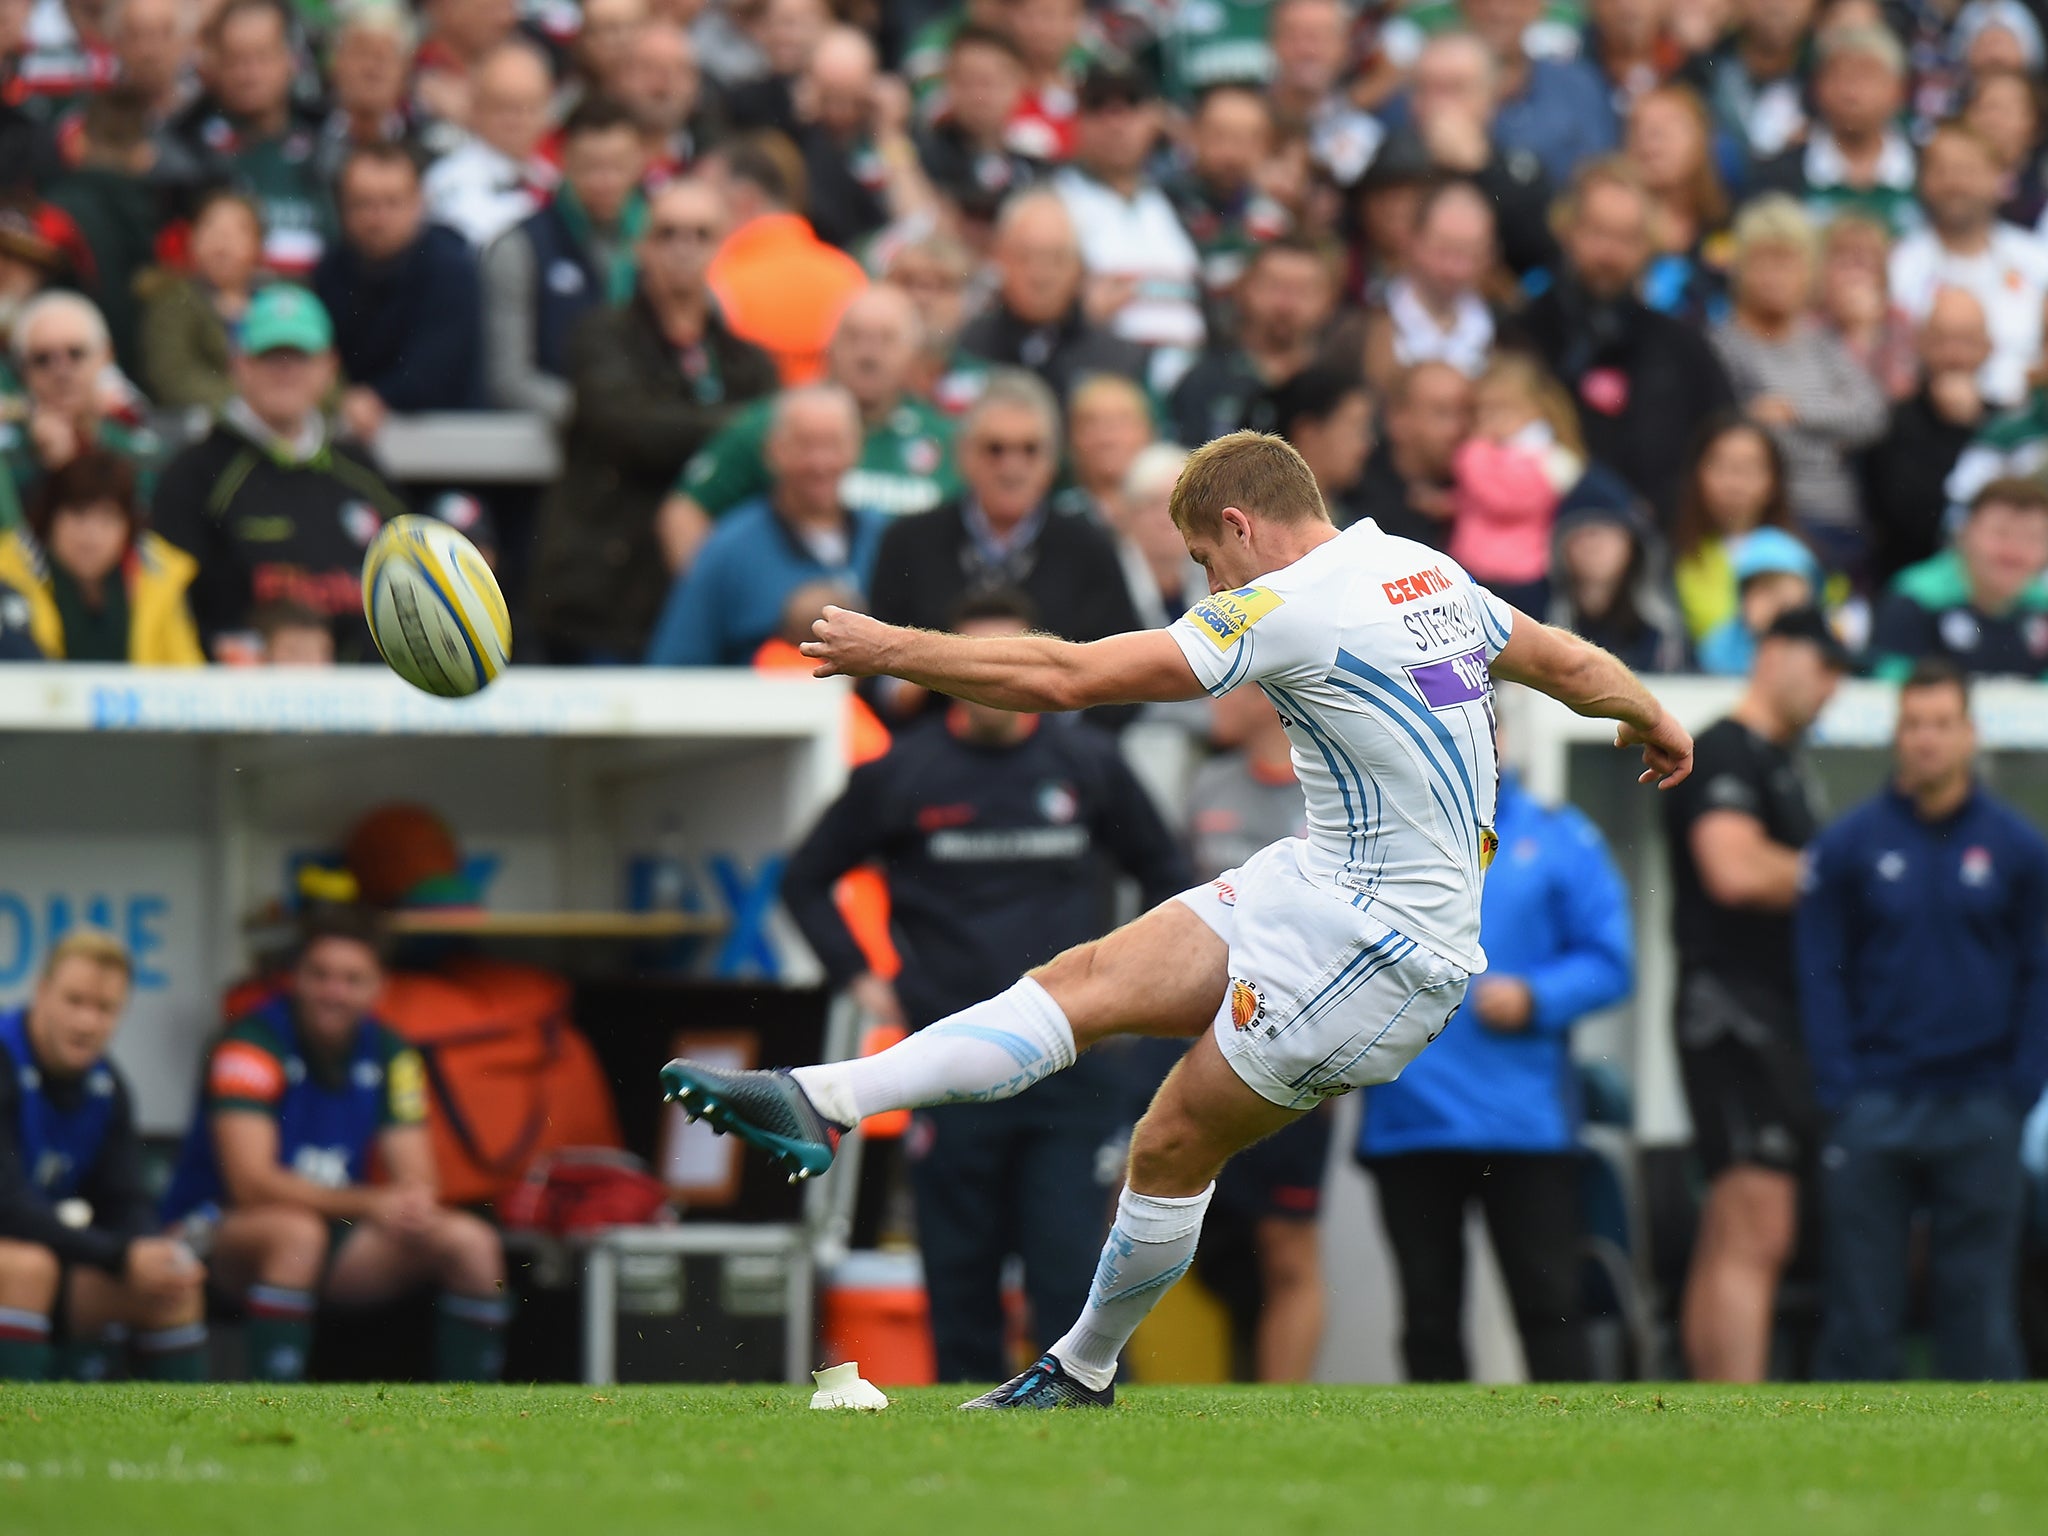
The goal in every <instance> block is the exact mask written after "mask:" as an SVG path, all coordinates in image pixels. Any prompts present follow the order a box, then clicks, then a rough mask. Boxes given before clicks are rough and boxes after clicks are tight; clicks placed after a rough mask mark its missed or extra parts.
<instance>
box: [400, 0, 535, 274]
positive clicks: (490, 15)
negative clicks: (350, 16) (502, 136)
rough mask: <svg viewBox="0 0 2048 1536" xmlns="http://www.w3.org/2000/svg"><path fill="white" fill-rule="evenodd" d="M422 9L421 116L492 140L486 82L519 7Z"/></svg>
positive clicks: (482, 1)
mask: <svg viewBox="0 0 2048 1536" xmlns="http://www.w3.org/2000/svg"><path fill="white" fill-rule="evenodd" d="M420 9H421V11H422V12H423V13H424V15H425V17H426V22H427V36H426V40H425V41H424V42H423V43H422V44H421V45H420V51H419V54H418V56H417V57H416V58H415V59H414V60H413V66H412V72H413V95H414V97H415V99H416V100H417V101H418V103H419V107H420V110H421V111H422V112H424V113H425V114H426V115H427V116H429V117H432V118H438V119H439V120H440V121H442V122H444V123H448V124H451V125H453V126H454V127H457V128H464V129H467V130H468V131H469V132H471V133H473V134H477V135H479V136H481V137H484V138H490V137H491V133H490V130H489V129H488V128H487V127H486V126H485V125H484V122H483V117H484V113H485V110H486V109H485V103H484V96H485V94H486V86H485V80H484V76H485V74H486V72H487V67H488V66H489V64H490V63H491V61H492V59H493V58H494V57H495V56H496V55H497V54H498V52H499V50H501V49H502V48H503V47H504V46H505V44H506V43H508V42H510V41H511V40H512V38H513V36H514V35H515V34H516V33H517V32H518V29H519V7H518V5H517V4H516V3H515V0H424V3H423V4H422V6H421V7H420ZM515 158H516V157H515ZM465 233H467V231H465ZM477 243H478V244H481V243H482V242H481V241H478V242H477Z"/></svg>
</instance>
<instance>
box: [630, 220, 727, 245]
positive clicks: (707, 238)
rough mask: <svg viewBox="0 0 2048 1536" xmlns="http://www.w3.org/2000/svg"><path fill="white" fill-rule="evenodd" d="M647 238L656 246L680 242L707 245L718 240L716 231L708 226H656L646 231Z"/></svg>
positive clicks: (713, 227)
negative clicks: (692, 241)
mask: <svg viewBox="0 0 2048 1536" xmlns="http://www.w3.org/2000/svg"><path fill="white" fill-rule="evenodd" d="M647 238H648V239H650V240H652V241H653V242H654V243H655V244H656V245H674V244H675V243H676V242H678V241H681V240H694V241H696V242H697V243H698V244H699V245H709V244H711V242H712V241H714V240H716V239H717V238H718V230H717V228H716V227H715V226H714V225H710V224H657V225H655V226H654V227H653V228H652V229H650V230H648V231H647Z"/></svg>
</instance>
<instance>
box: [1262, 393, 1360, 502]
mask: <svg viewBox="0 0 2048 1536" xmlns="http://www.w3.org/2000/svg"><path fill="white" fill-rule="evenodd" d="M1252 409H1253V413H1254V414H1255V415H1256V416H1257V417H1258V418H1259V419H1261V420H1264V421H1270V422H1271V423H1272V426H1271V428H1270V430H1272V431H1274V432H1277V433H1279V434H1280V436H1282V437H1284V438H1286V439H1287V441H1288V442H1290V443H1292V444H1293V445H1294V446H1295V448H1296V450H1297V451H1298V452H1299V453H1300V454H1301V456H1302V458H1303V459H1304V460H1306V461H1307V463H1308V467H1309V470H1310V472H1311V473H1312V474H1314V475H1315V477H1316V489H1317V490H1319V491H1321V492H1322V495H1323V505H1324V506H1325V507H1326V508H1328V510H1329V513H1330V518H1331V520H1332V521H1333V522H1336V523H1338V524H1340V525H1342V526H1346V527H1348V526H1349V525H1350V524H1352V523H1355V522H1357V521H1358V519H1359V516H1360V513H1359V510H1358V506H1357V503H1356V500H1355V497H1356V494H1357V491H1358V489H1359V486H1360V484H1361V482H1362V481H1363V480H1364V478H1365V460H1366V456H1367V455H1368V454H1370V453H1371V452H1372V396H1371V395H1370V394H1369V393H1367V391H1366V387H1365V380H1364V379H1363V378H1361V377H1360V376H1359V374H1358V371H1357V370H1356V369H1355V368H1351V367H1348V366H1345V365H1343V364H1338V363H1311V364H1310V365H1309V366H1308V367H1306V368H1304V369H1302V370H1301V372H1299V373H1297V374H1295V375H1294V377H1293V378H1291V379H1288V380H1286V381H1285V382H1284V383H1282V384H1280V385H1278V386H1277V387H1275V388H1274V389H1272V390H1269V391H1268V392H1267V394H1266V396H1265V398H1264V399H1263V400H1261V401H1260V402H1259V403H1258V404H1256V405H1255V406H1254V407H1253V408H1252Z"/></svg>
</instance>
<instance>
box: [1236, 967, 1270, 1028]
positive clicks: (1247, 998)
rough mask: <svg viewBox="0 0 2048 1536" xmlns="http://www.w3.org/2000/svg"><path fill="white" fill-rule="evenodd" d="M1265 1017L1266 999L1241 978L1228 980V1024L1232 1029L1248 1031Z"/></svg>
mask: <svg viewBox="0 0 2048 1536" xmlns="http://www.w3.org/2000/svg"><path fill="white" fill-rule="evenodd" d="M1265 1016H1266V999H1265V996H1264V994H1262V993H1261V992H1260V991H1259V989H1258V988H1257V987H1255V986H1254V985H1252V983H1250V982H1248V981H1246V980H1245V979H1244V978H1243V977H1242V976H1233V977H1231V978H1230V1023H1231V1027H1232V1028H1234V1029H1250V1028H1251V1027H1252V1026H1253V1025H1254V1024H1256V1023H1258V1022H1259V1020H1261V1019H1263V1018H1264V1017H1265Z"/></svg>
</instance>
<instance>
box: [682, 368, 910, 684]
mask: <svg viewBox="0 0 2048 1536" xmlns="http://www.w3.org/2000/svg"><path fill="white" fill-rule="evenodd" d="M860 440H861V421H860V407H859V406H858V405H857V404H856V403H855V402H854V399H853V396H852V395H850V394H849V393H847V391H846V390H844V389H842V388H840V387H839V386H838V385H834V384H811V385H805V386H803V387H801V388H798V389H793V390H786V391H784V392H783V393H782V394H781V395H779V396H777V397H776V400H775V405H774V410H773V416H772V419H771V421H770V424H769V428H768V435H767V440H766V441H765V443H764V444H763V445H762V448H763V454H762V456H763V458H764V459H765V461H766V468H767V472H768V482H769V484H768V489H767V493H766V494H765V495H762V496H756V497H753V498H750V499H748V500H746V501H743V502H741V503H740V504H739V505H738V506H735V507H734V508H732V510H731V511H730V512H729V513H728V514H727V515H726V516H725V517H724V518H723V519H722V520H721V521H720V523H719V525H718V528H717V530H716V531H714V532H713V533H712V534H711V535H710V537H709V538H708V539H706V541H705V543H704V546H703V548H702V550H701V551H700V552H699V553H698V554H697V557H696V558H695V560H693V561H692V562H690V564H689V567H688V570H687V572H686V573H685V574H684V575H682V576H679V577H677V578H676V581H675V584H674V585H673V586H672V587H671V588H670V589H669V596H668V603H667V605H666V606H665V607H664V608H663V609H662V613H661V619H660V621H659V622H658V623H657V624H656V625H655V627H654V637H653V639H652V640H650V641H649V642H648V646H647V663H648V665H649V666H660V667H738V666H745V665H747V664H748V663H749V662H751V661H752V660H753V656H754V652H755V651H757V650H759V649H760V648H761V643H762V642H763V641H764V640H767V639H768V638H769V637H770V636H772V635H775V634H778V633H780V632H781V629H782V610H783V606H784V604H785V603H787V602H788V600H789V597H790V594H791V593H792V592H794V591H796V590H797V589H798V588H800V587H804V586H809V585H811V584H813V583H816V582H821V581H825V582H844V583H847V584H850V585H851V586H853V587H854V588H855V589H857V590H861V591H865V590H866V588H867V584H868V580H869V577H870V575H871V574H872V572H873V569H874V560H875V547H876V545H877V544H879V543H880V541H881V535H882V528H883V526H884V520H883V518H882V517H881V515H880V514H878V513H877V512H875V511H873V510H871V509H869V508H866V507H860V506H855V505H852V504H850V503H848V502H847V501H845V500H844V499H842V491H841V486H842V484H843V483H844V481H845V479H846V477H847V476H848V474H849V473H851V471H852V470H853V467H854V464H855V463H856V462H857V461H858V459H859V456H860Z"/></svg>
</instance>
